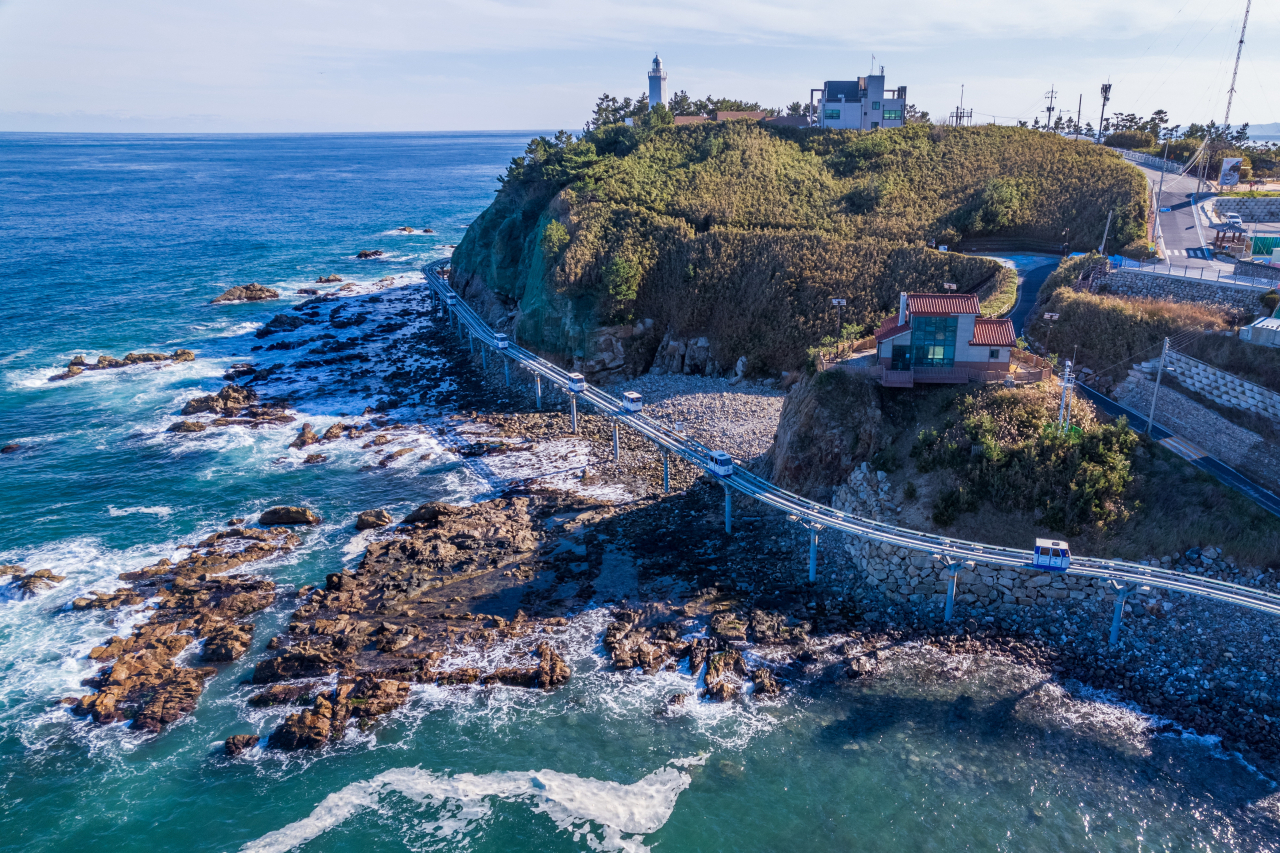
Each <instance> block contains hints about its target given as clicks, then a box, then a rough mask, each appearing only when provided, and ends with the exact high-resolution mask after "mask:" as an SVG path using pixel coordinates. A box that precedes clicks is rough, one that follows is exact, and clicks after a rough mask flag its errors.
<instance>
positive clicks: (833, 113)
mask: <svg viewBox="0 0 1280 853" xmlns="http://www.w3.org/2000/svg"><path fill="white" fill-rule="evenodd" d="M822 117H823V118H824V119H825V120H827V121H839V120H840V111H839V110H823V111H822Z"/></svg>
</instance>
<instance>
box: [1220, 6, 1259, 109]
mask: <svg viewBox="0 0 1280 853" xmlns="http://www.w3.org/2000/svg"><path fill="white" fill-rule="evenodd" d="M1251 6H1253V0H1245V3H1244V23H1243V24H1241V25H1240V43H1239V44H1238V45H1236V67H1235V68H1233V69H1231V88H1230V89H1228V90H1227V114H1226V116H1225V117H1224V118H1223V119H1222V130H1223V132H1224V133H1225V132H1226V129H1227V128H1228V127H1230V125H1231V99H1232V98H1234V97H1235V94H1236V75H1237V74H1239V73H1240V54H1241V53H1242V52H1243V51H1244V31H1245V30H1246V29H1247V28H1248V26H1249V8H1250V7H1251Z"/></svg>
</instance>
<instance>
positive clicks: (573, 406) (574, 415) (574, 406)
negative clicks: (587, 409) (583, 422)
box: [569, 392, 578, 435]
mask: <svg viewBox="0 0 1280 853" xmlns="http://www.w3.org/2000/svg"><path fill="white" fill-rule="evenodd" d="M569 426H571V427H573V434H574V435H577V434H578V395H577V394H574V393H572V392H570V393H569Z"/></svg>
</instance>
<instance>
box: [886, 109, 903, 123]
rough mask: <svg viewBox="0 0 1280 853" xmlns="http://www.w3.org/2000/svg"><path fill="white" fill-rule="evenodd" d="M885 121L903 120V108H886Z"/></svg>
mask: <svg viewBox="0 0 1280 853" xmlns="http://www.w3.org/2000/svg"><path fill="white" fill-rule="evenodd" d="M884 120H885V121H902V110H885V111H884Z"/></svg>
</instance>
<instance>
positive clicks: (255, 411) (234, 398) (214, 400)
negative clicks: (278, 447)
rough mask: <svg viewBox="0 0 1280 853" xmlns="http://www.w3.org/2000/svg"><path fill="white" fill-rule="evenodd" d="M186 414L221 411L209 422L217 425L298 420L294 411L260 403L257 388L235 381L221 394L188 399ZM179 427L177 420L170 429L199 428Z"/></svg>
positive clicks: (281, 422)
mask: <svg viewBox="0 0 1280 853" xmlns="http://www.w3.org/2000/svg"><path fill="white" fill-rule="evenodd" d="M182 414H184V415H188V416H189V415H202V414H212V415H217V416H218V417H216V418H214V420H213V421H211V422H210V424H209V425H211V426H216V427H221V426H232V425H235V424H239V425H242V426H248V427H260V426H265V425H268V424H287V423H292V422H293V421H294V420H295V418H294V417H293V415H291V414H289V413H288V412H287V411H286V410H285V409H283V408H279V407H276V406H272V405H269V404H262V403H260V402H259V399H258V392H257V391H254V390H253V389H252V388H246V387H245V386H243V385H236V384H234V383H233V384H231V385H227V386H226V387H224V388H223V389H222V390H221V391H219V392H218V393H217V394H207V395H205V396H203V397H195V398H194V399H191V400H188V401H187V402H186V405H184V406H183V407H182ZM175 427H177V424H175V425H174V426H171V427H170V430H171V431H173V432H193V431H198V430H191V429H188V428H185V427H184V428H178V429H175Z"/></svg>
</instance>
